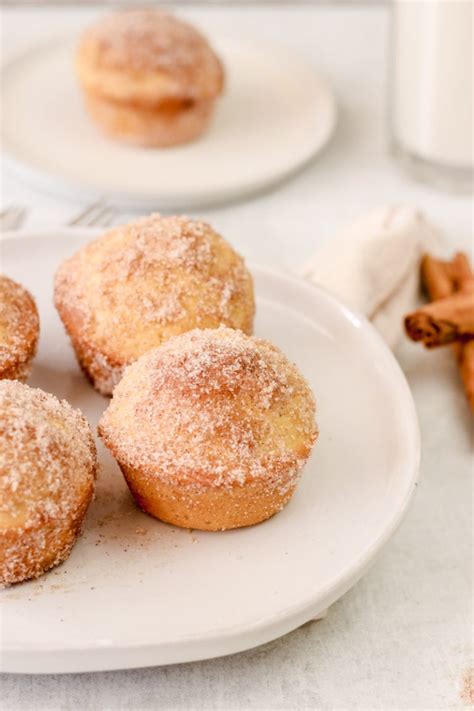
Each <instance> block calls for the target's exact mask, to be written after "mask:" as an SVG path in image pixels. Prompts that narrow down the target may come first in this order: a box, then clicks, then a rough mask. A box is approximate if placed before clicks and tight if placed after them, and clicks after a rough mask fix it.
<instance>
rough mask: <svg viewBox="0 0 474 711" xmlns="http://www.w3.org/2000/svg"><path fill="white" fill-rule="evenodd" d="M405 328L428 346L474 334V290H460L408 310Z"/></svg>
mask: <svg viewBox="0 0 474 711" xmlns="http://www.w3.org/2000/svg"><path fill="white" fill-rule="evenodd" d="M441 288H443V284H442V282H441ZM405 329H406V332H407V334H408V336H409V337H410V338H411V339H412V340H413V341H422V342H423V343H424V344H425V346H426V347H427V348H435V347H437V346H444V345H447V344H448V343H454V342H455V341H468V340H470V339H472V338H474V291H473V292H471V291H459V292H458V293H457V294H454V295H453V296H448V297H447V298H444V299H441V300H439V301H434V302H433V303H431V304H428V305H427V306H423V308H421V309H418V311H415V312H414V313H412V314H408V316H407V317H406V318H405Z"/></svg>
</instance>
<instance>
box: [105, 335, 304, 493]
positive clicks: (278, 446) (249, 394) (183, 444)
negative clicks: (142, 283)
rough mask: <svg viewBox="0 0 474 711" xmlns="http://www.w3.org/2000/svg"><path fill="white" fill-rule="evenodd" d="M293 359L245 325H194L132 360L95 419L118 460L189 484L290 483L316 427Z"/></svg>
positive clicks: (281, 487)
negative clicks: (242, 329)
mask: <svg viewBox="0 0 474 711" xmlns="http://www.w3.org/2000/svg"><path fill="white" fill-rule="evenodd" d="M314 413H315V403H314V399H313V396H312V393H311V391H310V388H309V386H308V385H307V383H306V382H305V380H304V379H303V377H302V376H301V374H300V373H299V372H298V370H297V368H296V366H294V365H293V364H292V363H290V362H289V361H288V360H287V358H286V357H285V356H284V355H283V354H282V353H281V351H279V349H277V348H276V347H275V346H273V345H272V344H270V343H268V342H267V341H263V340H258V339H255V338H250V337H248V336H245V335H244V334H243V333H242V332H240V331H235V330H232V329H228V328H224V327H221V328H219V329H214V330H211V329H208V330H202V331H200V330H194V331H191V332H188V333H186V334H184V335H182V336H179V337H176V338H173V339H172V340H170V341H168V342H167V343H165V344H164V345H163V346H162V347H161V348H159V349H156V350H154V351H151V352H149V353H147V354H145V355H144V356H142V357H141V358H140V359H139V360H138V361H137V362H136V363H134V364H133V365H131V366H129V367H128V368H127V369H126V371H125V374H124V377H123V379H122V380H121V382H120V383H119V385H118V386H117V388H116V389H115V391H114V394H113V399H112V402H111V404H110V406H109V408H108V409H107V410H106V412H105V414H104V415H103V417H102V420H101V423H100V425H99V431H100V435H101V437H102V439H103V440H104V442H105V443H106V445H107V446H108V447H109V448H110V449H111V450H112V452H113V453H114V455H115V456H116V457H117V459H118V460H119V463H122V464H124V465H125V466H129V467H132V468H139V469H141V470H142V471H143V472H144V473H146V474H148V475H150V476H158V477H159V478H160V479H161V480H162V481H164V482H165V483H171V484H176V483H179V484H180V485H182V486H184V487H187V488H189V489H192V490H199V489H201V488H203V487H204V488H207V487H209V486H224V487H229V488H230V487H233V486H234V485H239V484H244V483H245V482H247V481H250V480H255V479H258V480H260V481H264V482H266V481H268V482H269V483H270V484H271V485H272V487H274V488H275V489H277V490H278V491H279V493H280V494H282V495H283V494H284V493H286V491H288V490H289V489H290V488H292V487H293V486H294V484H295V483H296V480H297V478H298V476H299V473H300V470H301V468H302V466H303V464H304V462H305V461H306V459H307V457H308V456H309V453H310V450H311V447H312V445H313V443H314V441H315V439H316V436H317V427H316V424H315V421H314Z"/></svg>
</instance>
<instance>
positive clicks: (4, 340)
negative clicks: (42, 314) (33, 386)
mask: <svg viewBox="0 0 474 711" xmlns="http://www.w3.org/2000/svg"><path fill="white" fill-rule="evenodd" d="M38 337H39V318H38V311H37V308H36V304H35V302H34V299H33V297H32V296H31V294H30V293H29V292H28V291H27V290H26V289H24V288H23V287H22V286H20V284H17V283H16V282H15V281H13V280H12V279H9V278H8V277H6V276H4V275H3V274H0V380H3V379H5V378H6V379H9V380H21V381H25V380H26V379H27V378H28V376H29V374H30V372H31V367H32V361H33V358H34V356H35V354H36V347H37V344H38Z"/></svg>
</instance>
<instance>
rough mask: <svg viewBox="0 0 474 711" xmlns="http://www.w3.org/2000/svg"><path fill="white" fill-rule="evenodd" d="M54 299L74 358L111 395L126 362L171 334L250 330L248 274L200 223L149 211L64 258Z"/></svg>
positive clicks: (251, 309)
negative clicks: (222, 327) (223, 327)
mask: <svg viewBox="0 0 474 711" xmlns="http://www.w3.org/2000/svg"><path fill="white" fill-rule="evenodd" d="M55 303H56V307H57V309H58V311H59V314H60V316H61V318H62V320H63V322H64V325H65V327H66V330H67V332H68V333H69V336H70V338H71V341H72V344H73V346H74V348H75V351H76V355H77V357H78V360H79V363H80V364H81V366H82V368H83V369H84V371H85V373H86V374H87V375H88V376H89V378H90V380H91V381H92V383H93V384H94V386H95V387H96V388H97V390H99V392H101V393H103V394H104V395H110V393H111V392H112V390H113V388H114V386H115V385H116V384H117V382H118V381H119V380H120V377H121V375H122V372H123V369H124V367H125V366H126V365H128V364H129V363H131V362H133V361H134V360H136V359H137V358H138V357H139V356H141V355H142V354H143V353H145V352H146V351H147V350H150V349H151V348H156V347H157V346H159V345H161V344H162V343H163V342H164V341H166V340H167V339H168V338H171V337H172V336H176V335H178V334H180V333H184V332H185V331H190V330H191V329H193V328H196V327H202V328H217V327H218V326H219V325H220V324H224V325H226V326H230V327H232V328H239V329H241V330H243V331H245V332H246V333H250V332H251V331H252V325H253V316H254V310H255V307H254V298H253V287H252V279H251V276H250V274H249V272H248V271H247V269H246V268H245V264H244V262H243V260H242V258H241V257H239V256H238V255H237V254H236V253H235V252H234V250H233V249H232V248H231V247H230V246H229V245H228V244H227V242H225V241H224V240H223V239H222V237H220V236H219V235H218V234H217V233H216V232H214V230H213V229H212V228H211V227H210V226H209V225H207V224H206V223H204V222H199V221H196V220H190V219H187V218H185V217H161V216H160V215H151V216H150V217H148V218H145V219H142V220H139V221H138V222H135V223H132V224H130V225H126V226H124V227H117V228H114V229H112V230H110V231H109V232H107V233H106V234H104V235H103V236H102V237H100V238H99V239H97V240H95V241H94V242H91V243H90V244H88V245H87V246H86V247H83V248H82V249H80V250H79V252H77V253H76V254H75V255H74V256H73V257H72V258H70V259H68V260H67V261H66V262H64V263H63V264H62V265H61V266H60V268H59V270H58V272H57V274H56V280H55Z"/></svg>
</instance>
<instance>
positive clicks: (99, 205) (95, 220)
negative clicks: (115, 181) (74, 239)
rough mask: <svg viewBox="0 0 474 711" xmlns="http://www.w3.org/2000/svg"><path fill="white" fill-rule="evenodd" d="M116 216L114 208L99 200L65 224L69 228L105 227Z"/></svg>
mask: <svg viewBox="0 0 474 711" xmlns="http://www.w3.org/2000/svg"><path fill="white" fill-rule="evenodd" d="M116 214H117V211H116V210H115V208H113V207H111V206H110V205H107V204H106V203H104V202H102V201H101V200H100V201H99V202H94V203H93V204H92V205H89V206H88V207H86V208H84V210H81V212H79V214H77V215H76V216H75V217H73V218H72V220H70V221H69V222H68V223H67V224H68V226H69V227H107V226H108V225H110V223H111V222H113V220H114V218H115V216H116Z"/></svg>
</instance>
